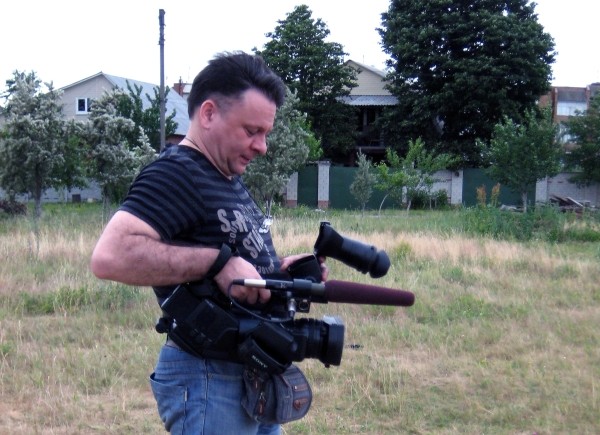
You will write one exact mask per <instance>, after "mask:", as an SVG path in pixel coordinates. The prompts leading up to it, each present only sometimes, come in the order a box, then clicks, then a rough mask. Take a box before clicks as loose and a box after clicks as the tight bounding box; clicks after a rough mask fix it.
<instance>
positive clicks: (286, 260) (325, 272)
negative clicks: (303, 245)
mask: <svg viewBox="0 0 600 435" xmlns="http://www.w3.org/2000/svg"><path fill="white" fill-rule="evenodd" d="M310 255H312V254H295V255H289V256H287V257H283V258H282V259H281V270H282V271H285V270H286V269H287V268H288V267H289V266H290V265H292V264H293V263H295V262H296V261H298V260H300V259H302V258H305V257H308V256H310ZM317 260H319V265H320V266H321V281H327V278H328V277H329V268H328V267H327V265H326V264H325V257H318V258H317Z"/></svg>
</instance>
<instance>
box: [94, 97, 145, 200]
mask: <svg viewBox="0 0 600 435" xmlns="http://www.w3.org/2000/svg"><path fill="white" fill-rule="evenodd" d="M123 98H127V94H125V92H124V91H122V90H119V89H114V90H112V91H110V92H105V93H104V95H103V96H102V97H101V98H99V99H98V100H96V101H94V104H93V105H92V109H91V113H90V116H89V124H88V125H87V130H86V133H85V137H86V139H87V143H88V144H89V165H88V171H89V176H90V178H92V179H94V180H96V181H97V182H98V184H99V185H100V188H101V191H102V198H103V202H104V210H105V211H107V210H108V205H109V204H110V202H114V201H118V200H119V199H120V198H121V197H122V196H123V195H124V193H125V191H126V189H127V188H128V187H129V184H130V183H131V182H132V181H133V178H134V177H135V175H136V174H137V173H138V172H139V170H140V169H141V167H142V166H144V165H146V164H148V163H149V162H150V161H152V160H153V159H154V158H155V156H156V154H155V152H154V150H153V149H152V148H151V147H150V145H149V144H148V139H147V137H146V135H145V134H144V132H143V130H142V129H141V128H140V127H137V126H136V125H135V123H134V122H133V121H132V120H131V119H129V118H126V117H124V116H123V115H120V114H119V112H118V107H119V104H120V103H121V102H122V101H123ZM136 133H137V134H136ZM131 137H135V138H136V141H135V143H131V142H129V140H130V139H129V138H131ZM139 144H141V145H139Z"/></svg>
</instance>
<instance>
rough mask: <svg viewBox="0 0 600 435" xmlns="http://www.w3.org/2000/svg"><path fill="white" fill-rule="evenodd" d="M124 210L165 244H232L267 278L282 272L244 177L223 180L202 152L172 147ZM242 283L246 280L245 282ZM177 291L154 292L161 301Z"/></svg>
mask: <svg viewBox="0 0 600 435" xmlns="http://www.w3.org/2000/svg"><path fill="white" fill-rule="evenodd" d="M121 210H124V211H127V212H129V213H131V214H133V215H134V216H136V217H138V218H140V219H142V220H143V221H144V222H146V223H147V224H149V225H150V226H151V227H152V228H154V229H155V230H156V231H157V232H158V233H159V234H160V237H161V239H162V240H163V241H165V242H168V243H173V244H178V245H195V246H209V247H215V248H219V247H220V246H221V244H223V243H227V244H229V245H230V246H231V247H236V248H237V250H238V252H239V254H240V256H241V257H242V258H244V259H246V260H247V261H249V262H250V263H252V264H253V265H254V266H255V267H256V270H257V271H258V273H259V274H261V275H263V276H265V275H270V274H273V273H277V272H278V271H279V266H280V264H279V260H278V258H277V254H276V252H275V249H274V247H273V241H272V239H271V235H270V233H269V232H266V233H265V232H259V228H260V227H261V225H262V224H263V220H264V219H265V216H264V214H263V213H262V212H261V210H260V209H259V208H258V206H257V205H256V203H255V201H254V199H253V198H252V197H251V196H250V194H249V193H248V191H247V189H246V188H245V186H244V185H243V184H242V182H241V180H240V179H239V177H237V176H236V177H233V179H231V180H230V179H228V178H226V177H224V176H223V175H222V174H221V173H220V172H219V171H218V170H217V169H216V168H215V167H214V166H213V165H212V164H211V163H210V162H209V161H208V160H207V159H206V157H205V156H204V155H203V154H201V153H200V152H198V151H196V150H194V149H192V148H190V147H187V146H170V147H169V148H167V149H166V150H165V151H163V153H162V154H161V155H160V157H159V158H158V159H157V160H155V161H154V162H152V163H150V164H149V165H148V166H146V167H145V168H144V169H143V170H142V171H141V172H140V174H139V175H138V176H137V178H136V179H135V181H134V182H133V184H132V186H131V188H130V189H129V192H128V194H127V197H126V198H125V201H124V202H123V204H122V205H121ZM240 278H243V277H240ZM173 289H174V286H173V287H155V288H154V291H155V293H156V295H157V297H158V298H159V300H160V299H163V298H165V297H166V296H168V294H170V292H171V291H172V290H173Z"/></svg>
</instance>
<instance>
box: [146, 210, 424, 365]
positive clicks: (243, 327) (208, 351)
mask: <svg viewBox="0 0 600 435" xmlns="http://www.w3.org/2000/svg"><path fill="white" fill-rule="evenodd" d="M319 257H330V258H334V259H336V260H339V261H341V262H343V263H344V264H346V265H347V266H350V267H353V268H354V269H356V270H358V271H360V272H362V273H367V272H368V273H369V274H370V276H371V277H373V278H379V277H382V276H384V275H385V274H386V273H387V271H388V269H389V267H390V260H389V258H388V256H387V254H386V253H385V252H384V251H378V250H377V249H376V248H375V247H374V246H370V245H366V244H364V243H362V242H359V241H356V240H352V239H349V238H346V237H343V236H341V235H340V234H338V233H337V232H336V231H335V230H334V229H333V228H332V227H331V225H330V224H329V222H321V225H320V228H319V236H318V238H317V241H316V242H315V246H314V253H313V255H310V256H307V257H304V258H302V259H301V260H299V261H297V262H295V263H294V264H292V265H291V266H290V267H289V268H288V269H287V274H288V275H286V277H285V278H286V279H283V280H281V279H260V280H257V279H239V280H234V281H233V282H232V283H231V285H230V288H231V286H233V285H243V286H247V287H258V288H268V289H270V290H271V298H270V300H269V302H268V303H267V304H264V305H262V306H249V305H241V304H239V303H237V302H236V301H235V300H234V299H233V298H228V297H226V296H225V295H223V293H222V292H220V291H219V290H218V289H217V288H216V286H215V285H214V283H212V282H208V281H200V282H196V283H189V284H184V285H180V286H178V287H177V288H176V289H175V290H174V292H173V293H172V295H171V296H169V298H167V299H166V300H165V301H164V302H163V304H162V305H161V308H162V310H163V312H164V313H165V316H164V317H163V318H161V319H160V320H159V322H158V323H157V327H156V329H157V331H158V332H166V333H168V334H169V338H170V339H172V340H173V341H174V342H175V343H176V344H177V345H178V346H180V347H181V348H182V349H184V350H186V351H188V352H190V353H192V354H195V355H197V356H201V357H206V358H217V359H227V360H235V361H239V362H241V363H245V364H248V365H250V366H252V367H254V368H257V369H261V370H265V371H268V372H272V373H281V372H283V371H284V370H285V369H286V368H287V367H288V366H289V365H290V364H291V363H292V362H293V361H302V360H303V359H305V358H318V359H319V360H320V361H321V362H322V363H323V364H324V365H325V366H326V367H329V366H330V365H339V364H340V363H341V359H342V351H343V346H344V324H343V322H342V320H341V319H340V318H339V317H333V316H324V317H323V320H316V319H310V318H300V319H294V316H295V314H296V313H308V312H309V311H310V305H311V302H316V303H327V302H341V303H353V304H368V305H393V306H411V305H412V304H413V303H414V295H413V294H412V293H411V292H407V291H404V290H395V289H389V288H383V287H377V286H371V285H364V284H358V283H352V282H345V281H336V280H328V281H326V282H321V266H320V263H319V260H318V258H319Z"/></svg>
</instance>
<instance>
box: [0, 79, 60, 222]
mask: <svg viewBox="0 0 600 435" xmlns="http://www.w3.org/2000/svg"><path fill="white" fill-rule="evenodd" d="M6 84H7V92H6V97H7V104H6V107H5V110H4V115H5V116H6V122H5V125H4V127H3V130H4V134H3V135H2V136H3V139H2V140H1V141H0V155H1V156H2V158H1V159H0V185H1V186H2V187H3V188H4V189H5V190H6V191H8V192H9V193H11V194H20V193H24V194H29V195H31V197H32V198H33V201H34V205H35V209H34V218H35V220H36V222H37V219H39V217H40V216H41V212H42V205H41V204H42V195H43V194H44V192H45V191H46V190H47V189H48V188H50V187H60V186H61V184H62V180H61V179H60V177H59V175H58V172H59V169H60V167H61V166H62V165H64V163H65V121H64V120H63V117H62V100H61V92H60V91H58V90H56V89H54V87H53V85H52V83H46V84H45V86H44V87H42V81H41V80H40V79H39V78H38V77H37V75H36V73H35V72H33V71H32V72H30V73H25V72H19V71H15V72H14V75H13V78H12V79H10V80H7V81H6ZM44 88H45V89H44Z"/></svg>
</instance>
